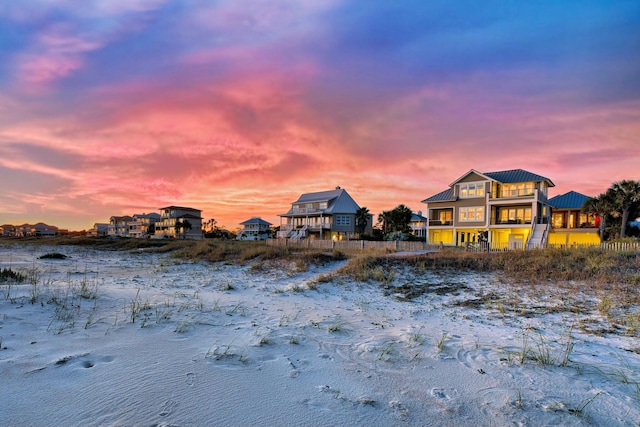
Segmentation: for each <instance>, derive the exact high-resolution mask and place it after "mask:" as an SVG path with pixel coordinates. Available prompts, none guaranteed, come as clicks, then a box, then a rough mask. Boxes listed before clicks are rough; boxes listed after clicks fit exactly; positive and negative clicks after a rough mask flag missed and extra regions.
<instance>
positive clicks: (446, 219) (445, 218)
mask: <svg viewBox="0 0 640 427" xmlns="http://www.w3.org/2000/svg"><path fill="white" fill-rule="evenodd" d="M439 213H440V215H439V218H438V219H439V220H440V222H442V223H443V224H450V223H451V220H452V219H453V218H452V217H453V212H452V211H440V212H439Z"/></svg>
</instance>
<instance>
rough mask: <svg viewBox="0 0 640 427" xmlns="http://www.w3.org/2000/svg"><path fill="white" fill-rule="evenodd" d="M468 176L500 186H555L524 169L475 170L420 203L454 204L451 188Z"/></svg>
mask: <svg viewBox="0 0 640 427" xmlns="http://www.w3.org/2000/svg"><path fill="white" fill-rule="evenodd" d="M470 174H476V175H479V176H482V177H484V178H486V179H487V180H493V181H497V182H499V183H501V184H513V183H517V182H536V181H545V182H546V183H547V185H548V186H549V187H555V186H556V185H555V184H554V183H553V181H551V180H550V179H549V178H547V177H544V176H542V175H538V174H535V173H533V172H529V171H526V170H524V169H511V170H506V171H496V172H484V173H482V172H478V171H477V170H475V169H471V170H469V171H468V172H467V173H465V174H464V175H462V176H461V177H460V178H458V179H456V180H455V181H453V182H452V183H451V184H449V189H447V190H444V191H442V192H440V193H438V194H434V195H433V196H431V197H427V198H426V199H424V200H423V201H422V203H429V202H454V201H455V200H456V198H455V196H454V192H453V186H454V185H456V184H457V183H458V182H460V181H462V180H463V179H464V178H466V177H467V176H469V175H470Z"/></svg>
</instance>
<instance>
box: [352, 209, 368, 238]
mask: <svg viewBox="0 0 640 427" xmlns="http://www.w3.org/2000/svg"><path fill="white" fill-rule="evenodd" d="M370 215H371V214H370V212H369V209H368V208H367V207H361V208H360V209H358V210H357V211H356V230H357V231H358V234H363V233H364V231H365V230H366V229H367V224H368V222H369V216H370Z"/></svg>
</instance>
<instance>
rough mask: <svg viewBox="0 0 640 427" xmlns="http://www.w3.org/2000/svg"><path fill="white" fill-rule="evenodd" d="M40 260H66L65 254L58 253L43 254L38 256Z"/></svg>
mask: <svg viewBox="0 0 640 427" xmlns="http://www.w3.org/2000/svg"><path fill="white" fill-rule="evenodd" d="M38 258H40V259H66V258H67V256H66V255H65V254H61V253H60V252H50V253H48V254H44V255H42V256H39V257H38Z"/></svg>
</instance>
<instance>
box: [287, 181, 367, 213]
mask: <svg viewBox="0 0 640 427" xmlns="http://www.w3.org/2000/svg"><path fill="white" fill-rule="evenodd" d="M314 202H327V208H326V209H323V210H322V212H323V213H325V214H336V213H355V212H356V211H357V210H358V209H360V206H358V204H357V203H356V202H355V200H353V199H352V198H351V196H350V195H349V193H347V191H346V190H345V189H344V188H340V187H338V188H336V189H335V190H329V191H319V192H316V193H305V194H303V195H301V196H300V197H299V198H298V200H296V201H295V202H293V203H292V204H291V209H289V212H287V213H286V214H284V215H291V214H293V206H294V205H299V204H303V203H314Z"/></svg>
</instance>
